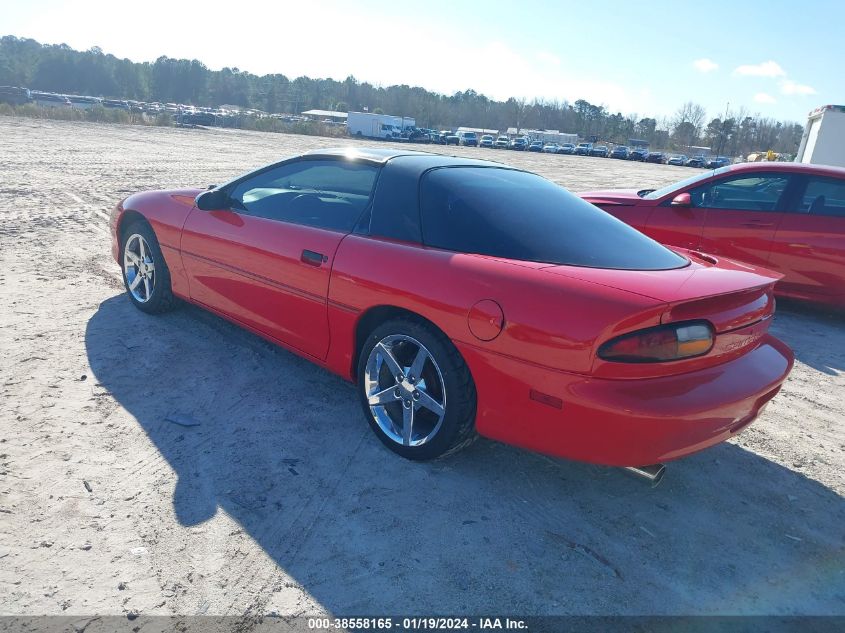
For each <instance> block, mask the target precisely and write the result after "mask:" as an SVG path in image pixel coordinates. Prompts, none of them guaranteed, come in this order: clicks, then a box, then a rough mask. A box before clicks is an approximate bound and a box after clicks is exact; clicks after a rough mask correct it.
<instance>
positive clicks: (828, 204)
mask: <svg viewBox="0 0 845 633" xmlns="http://www.w3.org/2000/svg"><path fill="white" fill-rule="evenodd" d="M798 212H799V213H810V214H812V215H832V216H837V217H840V218H845V180H837V179H835V178H810V179H809V180H807V187H806V188H805V189H804V195H803V196H801V200H800V202H799V204H798Z"/></svg>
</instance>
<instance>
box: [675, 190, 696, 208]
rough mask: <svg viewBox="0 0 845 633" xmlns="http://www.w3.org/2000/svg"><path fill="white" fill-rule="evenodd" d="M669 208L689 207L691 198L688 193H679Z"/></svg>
mask: <svg viewBox="0 0 845 633" xmlns="http://www.w3.org/2000/svg"><path fill="white" fill-rule="evenodd" d="M671 206H673V207H691V206H692V197H691V196H690V195H689V194H688V193H679V194H678V195H677V196H675V197H674V198H672V203H671Z"/></svg>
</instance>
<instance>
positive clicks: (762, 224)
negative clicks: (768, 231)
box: [740, 222, 775, 227]
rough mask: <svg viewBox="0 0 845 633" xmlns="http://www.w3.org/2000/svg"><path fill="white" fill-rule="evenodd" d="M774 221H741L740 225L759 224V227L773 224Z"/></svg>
mask: <svg viewBox="0 0 845 633" xmlns="http://www.w3.org/2000/svg"><path fill="white" fill-rule="evenodd" d="M774 225H775V223H774V222H743V223H742V224H741V225H740V226H759V227H767V226H774Z"/></svg>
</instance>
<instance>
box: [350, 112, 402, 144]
mask: <svg viewBox="0 0 845 633" xmlns="http://www.w3.org/2000/svg"><path fill="white" fill-rule="evenodd" d="M414 124H415V121H414V119H412V118H411V117H401V116H393V115H391V114H375V113H373V112H350V113H349V114H348V115H347V118H346V130H347V131H348V132H349V134H350V135H351V136H361V137H367V138H399V137H400V136H402V130H403V129H404V128H407V127H413V126H414Z"/></svg>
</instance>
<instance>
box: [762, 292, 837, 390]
mask: <svg viewBox="0 0 845 633" xmlns="http://www.w3.org/2000/svg"><path fill="white" fill-rule="evenodd" d="M843 328H845V312H838V311H836V310H833V309H831V308H826V307H822V306H816V305H812V304H808V303H804V302H799V301H792V300H789V299H782V298H781V299H778V305H777V313H776V314H775V323H774V327H773V330H772V331H773V333H774V334H775V335H776V336H778V337H779V338H781V339H782V340H783V341H784V342H785V343H786V344H787V345H789V347H790V348H792V351H793V352H794V353H795V358H796V359H797V360H799V361H800V362H802V363H804V364H805V365H809V366H810V367H812V368H813V369H816V370H818V371H820V372H822V373H825V374H827V375H829V376H837V375H839V374H842V373H843V372H845V350H842V349H838V348H837V346H835V345H833V346H832V345H825V344H824V341H826V340H827V339H828V336H827V331H828V330H831V329H833V330H835V331H836V332H841V331H842V329H843ZM820 341H821V342H822V344H819V343H820Z"/></svg>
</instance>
